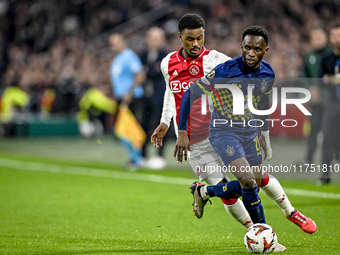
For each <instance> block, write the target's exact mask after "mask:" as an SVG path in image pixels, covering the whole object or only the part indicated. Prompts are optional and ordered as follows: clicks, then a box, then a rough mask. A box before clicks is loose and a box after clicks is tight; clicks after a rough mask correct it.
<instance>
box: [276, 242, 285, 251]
mask: <svg viewBox="0 0 340 255" xmlns="http://www.w3.org/2000/svg"><path fill="white" fill-rule="evenodd" d="M278 251H287V248H286V247H285V246H283V245H282V244H280V243H277V244H276V247H275V249H274V252H278Z"/></svg>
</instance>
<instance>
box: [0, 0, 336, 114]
mask: <svg viewBox="0 0 340 255" xmlns="http://www.w3.org/2000/svg"><path fill="white" fill-rule="evenodd" d="M188 12H193V13H197V14H199V15H201V16H202V17H203V18H204V19H205V21H206V41H205V46H206V47H207V48H208V49H216V50H218V51H221V52H223V53H225V54H227V55H229V56H230V57H236V56H238V55H239V54H240V46H239V45H240V40H241V38H240V35H241V33H242V31H243V30H244V28H245V27H247V26H249V25H253V24H258V25H262V26H264V27H265V28H266V29H267V30H268V31H269V34H270V43H269V47H270V52H269V54H267V56H266V60H267V61H268V62H269V63H271V65H272V66H273V68H274V70H275V73H276V77H278V78H283V77H285V78H296V77H301V76H302V69H303V67H302V62H303V55H304V54H305V53H306V52H307V51H308V50H310V49H311V45H310V40H309V31H310V29H311V28H312V27H313V26H316V25H318V26H324V27H325V28H326V29H327V25H328V24H329V23H330V22H331V21H332V20H334V19H335V18H336V15H337V14H338V13H340V1H339V0H323V1H317V0H275V1H270V0H263V1H251V0H237V1H225V0H215V1H208V0H174V1H166V0H138V1H137V0H30V1H28V0H27V1H26V0H18V1H16V0H0V81H1V82H0V93H3V91H4V89H5V88H6V87H8V86H9V85H15V86H19V87H20V88H22V89H23V90H24V91H26V92H27V93H28V95H29V97H30V99H29V107H28V108H29V111H31V112H42V111H43V112H45V113H46V112H47V113H63V114H74V113H76V112H77V111H78V110H79V109H78V108H79V106H78V102H79V100H80V98H81V96H82V94H83V93H84V91H86V89H87V88H89V87H96V88H98V89H99V90H100V91H101V92H103V93H104V94H105V95H107V96H110V97H111V98H113V99H114V97H115V96H114V95H113V93H112V86H111V83H110V77H109V66H110V64H111V62H112V59H113V58H114V52H113V51H112V49H111V47H110V45H109V36H110V34H112V33H114V32H119V33H121V34H123V35H124V36H125V37H126V39H127V42H128V46H129V48H131V49H132V50H133V51H135V52H136V53H137V54H138V55H140V54H142V52H143V50H144V49H145V47H146V38H145V34H146V31H147V30H148V29H149V28H150V27H153V26H157V27H160V28H162V29H163V30H164V31H165V35H166V41H165V43H164V47H163V48H164V49H166V51H167V52H171V51H176V50H178V49H179V48H180V47H181V42H180V40H179V39H178V29H177V22H178V20H179V18H180V17H181V16H182V15H183V14H185V13H188Z"/></svg>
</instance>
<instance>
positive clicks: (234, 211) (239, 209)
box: [224, 199, 253, 228]
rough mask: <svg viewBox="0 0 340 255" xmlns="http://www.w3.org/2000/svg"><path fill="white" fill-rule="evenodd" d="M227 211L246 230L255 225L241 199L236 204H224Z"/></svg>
mask: <svg viewBox="0 0 340 255" xmlns="http://www.w3.org/2000/svg"><path fill="white" fill-rule="evenodd" d="M224 208H225V210H226V211H227V212H228V213H229V214H230V216H231V217H233V218H234V219H235V220H236V221H238V222H239V223H241V224H242V225H243V226H245V227H246V228H249V227H250V226H252V225H253V222H252V220H251V218H250V216H249V213H248V212H247V210H246V208H245V207H244V205H243V202H242V201H241V200H240V199H237V201H236V203H235V204H232V205H226V204H224Z"/></svg>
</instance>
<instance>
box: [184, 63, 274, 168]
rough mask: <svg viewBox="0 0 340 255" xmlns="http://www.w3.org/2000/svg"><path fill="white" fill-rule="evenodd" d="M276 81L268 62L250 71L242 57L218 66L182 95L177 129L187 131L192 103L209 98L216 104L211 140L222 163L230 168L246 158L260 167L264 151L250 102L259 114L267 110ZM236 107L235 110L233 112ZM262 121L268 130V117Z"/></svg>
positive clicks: (263, 126)
mask: <svg viewBox="0 0 340 255" xmlns="http://www.w3.org/2000/svg"><path fill="white" fill-rule="evenodd" d="M274 78H275V74H274V71H273V69H272V67H271V66H270V64H268V63H267V62H265V61H261V64H260V67H259V68H258V69H253V70H251V71H247V70H246V68H245V65H244V64H243V60H242V56H240V57H237V58H234V59H232V60H228V61H226V62H224V63H223V64H220V65H218V66H216V67H215V68H214V69H213V70H212V71H211V72H210V73H209V74H208V75H206V76H205V77H203V78H201V79H199V80H198V81H197V82H196V83H195V84H194V85H192V86H191V87H190V88H189V89H188V90H187V91H186V92H185V94H184V95H183V97H182V100H181V107H180V113H179V125H178V128H179V129H182V130H183V129H184V130H185V129H186V126H187V120H188V116H189V113H190V105H191V102H192V101H193V100H195V99H196V98H199V97H201V95H202V94H208V95H209V96H211V97H212V99H213V104H214V111H213V113H212V118H211V122H210V126H209V140H210V143H211V145H212V147H213V148H214V149H215V151H216V152H217V154H218V155H219V156H220V157H221V159H222V160H223V163H224V164H225V165H226V166H228V165H229V163H231V162H232V161H234V160H236V159H238V158H240V157H244V158H246V159H247V161H248V162H249V164H250V165H251V166H258V165H259V164H261V163H262V151H261V146H260V143H259V139H258V136H257V128H256V126H257V123H255V121H254V114H253V113H252V112H251V111H250V109H249V107H248V101H249V100H251V103H252V105H253V107H254V108H255V109H257V110H267V109H268V108H269V97H268V95H269V94H270V92H271V91H272V86H273V83H274ZM248 88H249V89H248ZM249 90H250V91H251V93H252V96H251V98H250V96H249V95H248V93H249V92H250V91H249ZM248 96H249V97H248ZM235 101H237V102H235ZM234 105H235V106H236V109H233V108H234V107H233V106H234ZM239 112H241V113H239ZM260 119H261V120H262V121H263V123H262V127H261V129H262V130H268V129H269V125H268V122H267V121H265V120H266V119H268V116H261V117H260ZM252 122H254V123H252Z"/></svg>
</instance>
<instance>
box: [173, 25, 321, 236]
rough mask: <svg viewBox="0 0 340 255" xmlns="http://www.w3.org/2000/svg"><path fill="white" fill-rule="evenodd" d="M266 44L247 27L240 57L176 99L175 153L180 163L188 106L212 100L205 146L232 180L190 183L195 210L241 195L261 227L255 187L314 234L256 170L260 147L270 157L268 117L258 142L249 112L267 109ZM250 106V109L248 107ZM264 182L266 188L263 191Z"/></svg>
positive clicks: (256, 29)
mask: <svg viewBox="0 0 340 255" xmlns="http://www.w3.org/2000/svg"><path fill="white" fill-rule="evenodd" d="M268 40H269V36H268V33H267V31H266V30H265V29H264V28H263V27H260V26H251V27H249V28H247V29H246V30H245V31H244V32H243V34H242V44H241V49H242V55H241V56H239V57H237V58H234V59H232V60H228V61H226V62H225V63H223V64H220V65H218V66H217V67H215V68H214V69H213V70H212V71H211V72H210V73H209V74H208V75H207V76H205V77H203V78H201V79H199V80H198V81H197V82H196V83H195V84H194V85H193V86H191V87H190V88H189V89H188V90H187V92H186V93H185V94H184V95H183V97H182V100H181V109H180V116H179V125H178V127H179V136H178V139H177V143H176V149H175V155H176V154H177V158H178V161H179V162H181V161H182V159H183V152H184V157H185V159H186V151H187V150H190V143H189V138H188V137H187V134H186V126H187V121H188V116H189V113H190V106H191V102H192V101H193V100H194V99H196V98H199V97H201V95H202V94H208V95H210V96H211V97H212V99H213V101H214V111H213V114H212V118H211V122H210V127H209V130H210V132H209V139H210V143H211V145H212V146H213V147H214V149H215V151H216V152H217V154H218V155H219V156H220V157H221V159H222V160H223V162H224V164H225V166H228V168H229V169H231V171H232V173H233V174H234V175H235V177H236V178H237V179H238V181H236V180H235V181H231V182H229V183H227V184H220V185H212V186H205V185H203V184H202V183H198V182H194V183H193V184H192V186H191V187H190V188H191V190H192V193H193V195H194V210H195V212H196V213H198V214H199V215H202V214H203V208H204V205H205V204H206V202H207V201H208V200H209V198H210V197H214V196H217V197H222V198H226V199H228V198H230V197H231V196H234V195H235V194H237V195H239V196H242V198H243V203H244V205H245V207H246V209H247V211H248V213H249V215H250V217H251V219H252V221H253V223H261V222H262V223H264V222H265V216H264V212H263V207H262V204H261V200H260V197H259V196H258V189H259V187H263V190H264V192H265V193H266V195H268V197H270V198H271V199H272V200H274V201H275V202H276V203H277V204H278V205H279V206H280V208H281V209H282V210H283V211H284V213H285V215H286V217H287V218H288V219H289V220H290V221H292V222H294V223H295V224H297V225H298V226H299V227H300V228H301V229H302V230H303V231H305V232H307V233H313V232H315V231H316V225H315V223H314V221H313V220H311V219H309V218H307V217H306V216H304V215H303V214H301V213H300V212H299V211H297V210H296V209H295V208H294V207H292V206H291V204H290V202H289V200H288V198H287V197H286V195H285V194H284V191H283V189H282V187H281V185H280V184H279V182H278V181H277V180H276V179H275V178H274V177H273V176H271V178H270V180H269V175H268V173H263V172H262V151H261V147H262V148H263V150H264V154H265V156H264V159H266V158H267V157H268V159H271V157H272V150H271V146H270V140H269V123H268V121H266V119H269V116H268V115H266V116H260V119H261V121H260V122H261V123H262V127H261V129H262V135H261V136H260V139H259V138H258V132H257V128H256V125H257V124H256V121H255V120H254V114H253V112H252V111H255V109H257V110H267V109H268V108H269V94H270V93H271V89H272V86H273V82H274V78H275V74H274V71H273V69H272V68H271V66H270V64H269V63H267V62H265V61H263V60H262V59H263V57H264V55H265V54H266V53H267V52H268V50H269V48H268ZM226 88H228V89H226ZM250 93H251V95H250ZM248 102H249V104H248ZM250 106H253V107H254V108H255V109H250ZM241 108H242V109H241ZM251 110H252V111H251ZM268 183H269V184H271V185H268V186H270V188H268V187H266V189H265V188H264V187H265V186H266V185H267V184H268ZM281 203H282V205H281Z"/></svg>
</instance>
